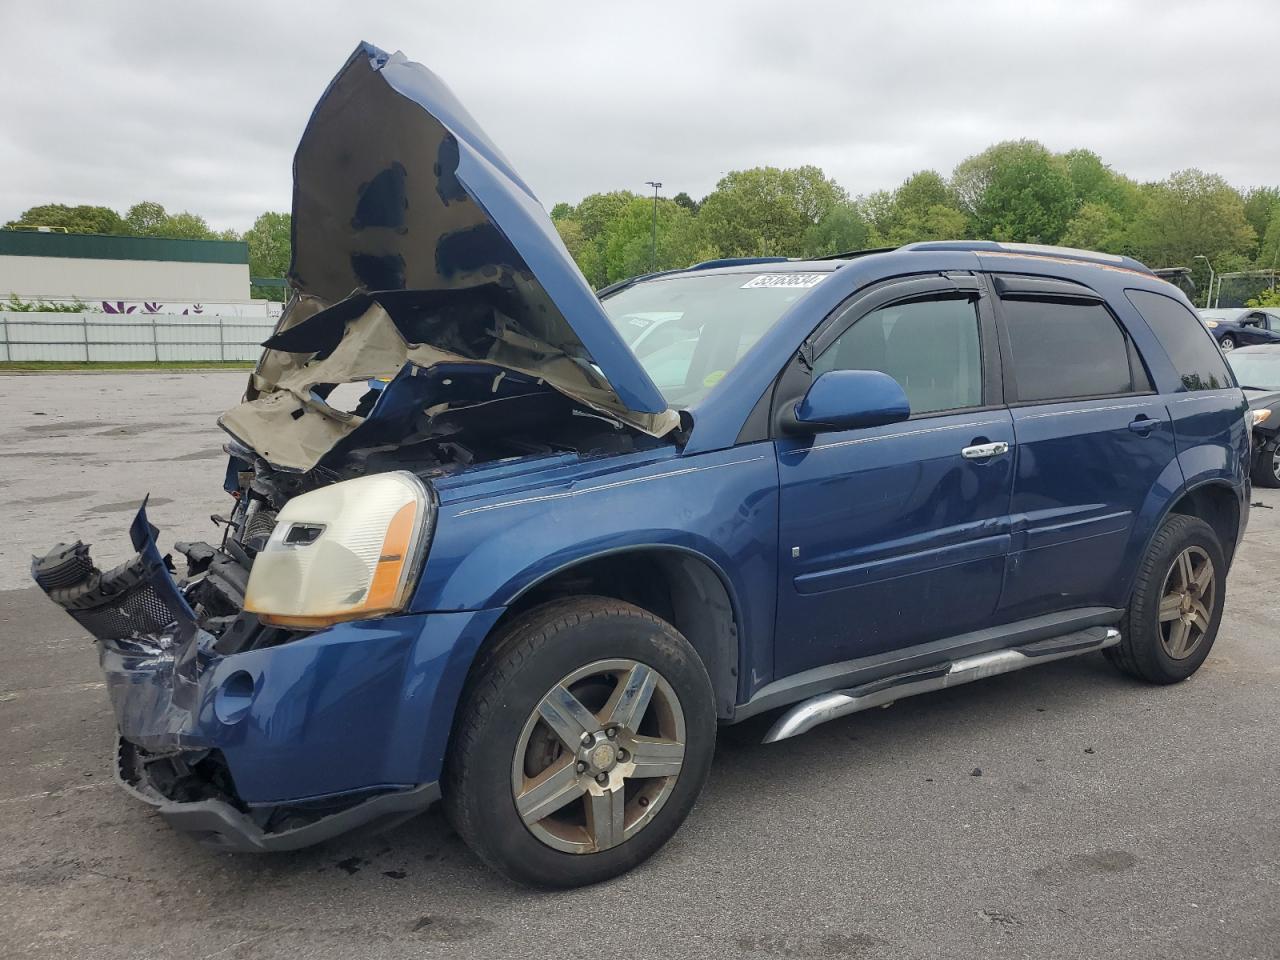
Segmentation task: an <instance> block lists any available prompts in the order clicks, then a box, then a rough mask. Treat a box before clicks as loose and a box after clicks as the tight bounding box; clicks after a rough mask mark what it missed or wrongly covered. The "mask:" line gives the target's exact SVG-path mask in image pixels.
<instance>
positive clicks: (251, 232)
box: [4, 200, 291, 300]
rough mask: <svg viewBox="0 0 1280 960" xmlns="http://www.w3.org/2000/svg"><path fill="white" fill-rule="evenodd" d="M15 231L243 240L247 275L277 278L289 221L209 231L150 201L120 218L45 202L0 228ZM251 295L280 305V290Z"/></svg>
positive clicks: (272, 219)
mask: <svg viewBox="0 0 1280 960" xmlns="http://www.w3.org/2000/svg"><path fill="white" fill-rule="evenodd" d="M15 227H59V228H61V229H63V230H66V231H67V232H68V233H102V234H108V235H112V236H121V237H163V238H166V239H170V240H243V241H244V242H245V243H246V244H247V245H248V247H249V275H250V276H252V277H264V278H269V279H278V278H281V277H283V276H284V275H285V271H287V270H288V269H289V247H290V242H291V241H290V231H289V227H290V216H289V214H287V213H274V212H271V211H268V212H266V213H262V214H259V215H258V217H257V219H256V220H254V221H253V226H251V227H250V228H249V229H248V230H246V231H244V233H239V232H237V231H236V230H214V229H213V228H211V227H210V226H209V224H208V223H207V222H206V221H205V219H204V217H202V216H199V215H198V214H194V213H189V212H187V211H185V210H184V211H182V212H181V213H169V212H168V211H166V210H165V208H164V207H163V206H162V205H161V204H158V203H155V202H154V201H151V200H144V201H142V202H140V203H135V204H134V205H133V206H131V207H130V208H129V209H128V210H127V211H126V212H125V213H123V214H120V213H117V212H116V211H115V210H113V209H111V208H110V207H103V206H94V205H89V204H81V205H78V206H68V205H67V204H64V203H45V204H40V205H39V206H35V207H31V208H29V209H27V210H24V211H23V212H22V215H21V216H19V217H18V218H17V219H16V220H10V221H9V222H8V223H6V224H5V225H4V229H6V230H11V229H14V228H15ZM250 295H251V296H253V297H258V298H262V299H267V300H283V299H284V291H283V290H281V289H279V288H275V287H256V286H255V287H252V288H251V290H250Z"/></svg>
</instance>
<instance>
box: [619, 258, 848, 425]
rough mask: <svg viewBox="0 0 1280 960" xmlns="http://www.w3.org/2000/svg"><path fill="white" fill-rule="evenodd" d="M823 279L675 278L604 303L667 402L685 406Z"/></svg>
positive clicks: (639, 287) (820, 275)
mask: <svg viewBox="0 0 1280 960" xmlns="http://www.w3.org/2000/svg"><path fill="white" fill-rule="evenodd" d="M828 276H829V274H826V273H719V274H709V275H708V274H704V275H701V276H699V275H697V274H681V275H678V276H673V277H665V278H661V279H657V280H646V281H643V282H641V283H637V284H635V285H634V286H630V287H626V288H625V289H623V290H620V291H619V292H618V293H616V294H614V295H613V296H611V297H609V298H607V299H606V300H604V301H603V303H604V309H605V312H606V313H607V314H608V315H609V319H610V320H611V321H613V325H614V327H615V328H617V331H618V333H619V334H620V335H621V336H622V339H623V340H625V341H626V342H627V346H629V347H630V348H631V351H632V352H633V353H634V354H635V355H636V356H637V357H638V358H639V360H640V365H641V366H642V367H644V370H645V373H647V374H649V379H651V380H652V381H653V382H654V384H655V385H656V386H657V388H658V389H659V390H660V391H661V392H662V395H663V397H665V398H666V401H667V403H669V404H670V405H671V406H673V407H690V406H693V405H694V404H696V403H697V402H698V401H699V400H701V399H702V398H703V397H704V396H706V394H707V393H708V392H709V391H710V390H711V388H712V387H714V386H715V385H716V384H717V383H719V382H720V378H721V377H723V376H724V375H725V374H726V373H728V372H729V370H730V369H731V368H732V367H733V365H734V364H736V363H737V362H738V360H739V359H741V357H742V355H743V354H744V353H746V352H747V350H748V349H750V347H751V346H752V344H754V343H755V342H756V341H757V340H759V339H760V337H761V336H763V335H764V332H765V331H766V330H768V329H769V328H770V327H771V326H773V323H774V321H775V320H777V319H778V317H780V316H781V315H782V314H783V313H784V312H785V311H786V309H787V308H788V307H790V306H791V304H793V303H795V302H796V301H797V300H799V299H800V298H801V297H802V296H804V295H805V294H806V293H808V292H809V290H810V288H812V287H815V286H817V285H818V284H819V283H820V282H821V281H822V280H824V279H826V278H827V277H828Z"/></svg>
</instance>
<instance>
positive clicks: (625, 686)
mask: <svg viewBox="0 0 1280 960" xmlns="http://www.w3.org/2000/svg"><path fill="white" fill-rule="evenodd" d="M656 686H657V674H655V673H654V672H653V671H652V670H651V669H649V668H648V667H646V666H645V665H644V664H643V663H637V664H636V665H635V666H634V667H632V668H631V669H630V670H628V671H627V674H626V676H624V677H623V678H622V681H621V682H620V683H619V684H618V687H617V689H616V690H615V691H614V692H613V696H612V697H611V698H610V699H609V703H608V705H607V706H606V707H605V708H604V715H605V716H606V717H608V718H609V719H608V721H607V724H606V725H608V726H617V727H622V728H623V729H624V730H637V729H639V727H640V720H641V718H643V717H644V713H645V711H646V710H648V709H649V701H650V700H652V699H653V691H654V687H656Z"/></svg>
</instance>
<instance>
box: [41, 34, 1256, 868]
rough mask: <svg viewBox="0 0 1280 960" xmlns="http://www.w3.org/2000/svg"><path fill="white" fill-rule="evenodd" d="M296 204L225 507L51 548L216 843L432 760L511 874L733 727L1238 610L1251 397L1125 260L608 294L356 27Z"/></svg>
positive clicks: (939, 264)
mask: <svg viewBox="0 0 1280 960" xmlns="http://www.w3.org/2000/svg"><path fill="white" fill-rule="evenodd" d="M293 213H294V216H293V262H292V267H291V271H290V279H291V282H292V285H293V288H294V296H293V298H292V300H291V302H290V303H289V305H288V308H287V310H286V311H285V313H284V315H283V317H282V319H281V321H280V324H279V327H278V328H277V330H276V331H275V333H274V335H273V336H272V337H271V338H270V339H269V340H268V341H267V342H266V344H265V345H264V346H265V350H264V353H263V355H262V358H261V360H260V362H259V363H258V365H257V367H256V369H255V370H254V372H253V374H252V376H251V378H250V382H249V385H248V389H247V391H246V393H245V396H244V399H243V402H242V403H240V404H239V405H238V406H236V407H235V408H234V409H232V410H230V411H228V412H227V413H225V414H224V415H223V416H222V417H221V419H220V421H219V423H220V425H221V427H222V428H223V430H225V431H226V433H227V434H228V435H229V437H230V439H229V441H228V443H227V451H228V453H229V454H230V462H229V466H228V470H227V476H226V486H227V490H228V493H229V494H230V498H231V502H232V507H231V509H230V510H229V512H228V515H227V517H226V518H225V520H224V521H223V523H224V526H223V530H222V535H221V537H220V539H219V540H218V542H217V543H216V544H212V543H179V544H178V545H177V548H176V552H177V554H179V555H181V557H182V558H183V559H182V561H181V562H180V563H175V562H173V561H172V560H171V559H170V558H169V556H167V555H164V554H162V552H161V550H160V549H159V548H158V546H157V531H156V530H155V529H154V528H153V527H152V526H151V525H150V523H149V522H148V520H147V517H146V512H145V506H144V508H143V509H142V510H140V511H139V513H138V516H137V519H136V520H135V522H134V524H133V528H132V538H133V543H134V547H135V549H136V556H135V557H134V558H133V559H132V560H130V561H129V562H127V563H125V564H123V565H122V566H119V567H116V568H114V569H110V570H100V569H98V568H97V566H96V565H95V564H94V562H93V560H92V559H91V557H90V555H89V550H88V547H86V546H85V545H84V544H83V543H79V542H77V543H73V544H70V545H67V544H62V545H59V546H58V547H56V548H54V549H53V550H52V551H50V552H49V553H48V554H47V555H46V556H44V557H40V558H37V559H36V560H35V561H34V563H33V574H34V577H35V579H36V581H37V582H38V583H39V584H40V585H41V586H42V587H43V588H44V589H45V591H46V592H47V593H48V595H49V596H50V598H51V599H52V600H53V601H54V602H55V603H57V604H59V605H60V606H61V607H63V608H64V609H66V610H67V611H68V612H69V613H70V614H71V615H72V616H73V617H75V618H76V619H77V620H78V621H79V622H80V623H81V624H82V625H83V626H84V628H85V629H86V630H87V631H89V632H90V633H92V634H93V636H94V637H95V638H97V645H98V649H99V651H100V658H101V663H102V668H103V671H104V673H105V675H106V680H107V688H108V692H109V694H110V698H111V702H112V704H113V707H114V712H115V720H116V724H117V726H118V729H119V734H120V737H119V746H118V755H117V758H116V764H117V769H118V775H119V778H120V781H121V783H122V784H123V786H124V787H125V788H126V789H127V790H129V791H130V792H132V793H133V794H134V795H136V796H137V797H139V798H140V799H142V800H144V801H146V802H147V803H150V804H152V805H154V806H155V807H156V808H157V809H158V810H159V812H160V814H161V815H162V816H163V817H164V818H165V819H166V820H168V821H169V822H170V823H171V824H172V825H173V826H174V827H176V828H177V829H179V830H183V831H187V832H189V833H191V834H192V835H194V836H196V837H198V838H199V839H200V840H202V841H204V842H206V843H209V844H211V845H214V846H217V847H220V848H222V849H230V850H245V851H256V850H262V851H265V850H289V849H294V848H297V847H301V846H304V845H307V844H311V843H315V842H317V841H320V840H323V839H325V838H328V837H332V836H334V835H336V834H338V833H341V832H343V831H346V830H350V829H352V828H355V827H358V826H368V825H372V824H378V825H387V824H391V823H395V822H398V821H400V820H403V819H406V818H408V817H410V816H412V815H413V814H415V813H417V812H418V811H420V810H422V809H424V808H425V807H427V806H428V805H429V804H431V803H432V802H434V801H436V800H437V799H442V800H443V803H444V804H445V808H446V811H447V813H448V816H449V818H450V820H451V821H452V823H453V824H454V825H455V827H456V828H457V830H458V832H459V833H460V834H461V836H462V837H463V838H464V840H465V841H466V842H467V843H468V844H469V845H470V846H471V848H472V849H473V850H474V851H475V852H476V853H477V854H478V855H479V856H480V857H481V858H482V859H483V860H484V861H486V862H487V863H489V864H491V865H492V866H493V867H495V868H496V869H498V870H500V871H501V872H502V873H504V874H506V875H507V876H509V877H512V878H515V879H517V880H520V881H524V882H527V883H533V884H539V885H549V886H573V885H578V884H585V883H591V882H595V881H599V880H602V879H605V878H607V877H611V876H614V875H616V874H618V873H621V872H622V871H625V870H627V869H629V868H631V867H633V866H635V865H637V864H639V863H640V862H642V861H643V860H644V859H645V858H646V857H648V856H650V855H651V854H652V853H654V852H655V851H656V850H657V849H658V848H659V847H661V846H662V845H663V844H664V843H665V842H666V841H667V840H668V839H669V838H670V837H671V835H672V834H673V833H674V832H675V830H676V829H677V828H678V827H679V825H680V824H681V822H682V821H683V820H684V819H685V817H686V816H687V815H688V814H689V812H690V810H691V808H692V807H693V805H694V802H695V800H696V799H697V796H698V793H699V791H700V790H701V789H702V787H703V784H704V782H705V781H706V778H707V774H708V770H709V768H710V765H711V760H712V754H713V748H714V744H715V739H716V731H717V727H718V725H722V724H732V723H736V722H739V721H742V720H745V719H747V718H751V717H756V716H761V715H765V714H768V718H767V719H768V720H771V722H772V725H771V726H770V727H769V728H768V732H767V734H766V735H765V739H766V740H768V741H778V740H783V739H785V738H788V737H792V736H796V735H797V734H800V733H803V732H804V731H806V730H809V729H810V728H812V727H813V726H815V725H816V724H819V723H822V722H823V721H826V720H830V719H832V718H834V717H839V716H843V715H846V714H849V713H852V712H854V711H858V710H862V709H866V708H868V707H872V706H879V705H884V704H887V703H890V702H892V701H894V700H897V699H900V698H902V697H906V696H910V695H913V694H916V693H921V692H925V691H929V690H936V689H939V688H942V687H947V686H952V685H955V684H960V683H965V682H968V681H971V680H976V679H979V678H982V677H986V676H990V675H993V674H998V673H1003V672H1007V671H1012V670H1018V669H1020V668H1023V667H1027V666H1032V665H1035V664H1040V663H1048V662H1050V661H1053V660H1057V659H1060V658H1063V657H1072V656H1078V655H1081V654H1086V653H1089V652H1091V651H1102V652H1104V653H1105V654H1106V655H1107V656H1108V657H1109V658H1110V659H1111V661H1112V662H1113V663H1115V664H1116V665H1117V666H1118V667H1119V668H1120V669H1122V670H1124V671H1125V672H1127V673H1129V674H1132V675H1134V676H1135V677H1139V678H1142V679H1144V680H1147V681H1151V682H1154V683H1173V682H1176V681H1180V680H1183V679H1185V678H1187V677H1189V676H1190V675H1191V674H1193V673H1194V672H1195V671H1196V669H1197V668H1198V667H1199V666H1200V664H1201V663H1202V662H1203V661H1204V659H1205V657H1206V655H1207V654H1208V653H1209V650H1210V647H1211V646H1212V645H1213V642H1214V637H1215V634H1216V632H1217V630H1218V624H1219V622H1220V619H1221V615H1222V609H1223V602H1224V599H1225V595H1226V594H1225V591H1226V577H1227V572H1228V569H1229V567H1230V564H1231V558H1232V555H1233V553H1234V552H1235V549H1236V546H1237V544H1238V542H1239V540H1240V537H1241V535H1242V533H1243V531H1244V528H1245V521H1246V519H1247V511H1248V503H1249V501H1248V492H1249V486H1248V484H1249V481H1248V476H1249V463H1250V449H1249V444H1250V438H1249V435H1250V431H1249V429H1248V425H1247V423H1246V419H1247V415H1248V413H1247V404H1246V402H1245V398H1244V395H1243V394H1242V392H1241V390H1240V389H1239V388H1238V387H1237V385H1236V383H1235V381H1234V380H1233V378H1232V376H1231V373H1230V372H1229V370H1228V369H1227V367H1226V365H1225V364H1224V362H1223V359H1222V356H1221V354H1220V353H1219V351H1218V349H1217V347H1216V346H1215V344H1214V342H1213V339H1212V337H1211V336H1210V334H1209V333H1208V332H1207V331H1206V330H1205V328H1204V327H1203V325H1202V324H1201V323H1200V321H1199V319H1198V318H1197V317H1196V315H1195V313H1194V312H1193V311H1192V310H1191V308H1190V306H1189V304H1188V303H1187V301H1186V299H1185V297H1184V296H1183V295H1182V294H1181V293H1179V292H1178V291H1177V290H1176V289H1175V288H1173V287H1171V286H1170V285H1168V284H1167V283H1165V282H1163V281H1161V280H1159V279H1158V278H1156V277H1155V276H1154V275H1153V274H1152V273H1151V271H1149V270H1148V269H1147V268H1146V267H1144V266H1142V265H1141V264H1139V263H1137V262H1135V261H1133V260H1129V259H1126V258H1122V257H1115V256H1108V255H1105V254H1096V253H1086V252H1081V251H1074V250H1065V249H1058V248H1038V247H1018V246H1015V245H1009V244H999V243H991V242H950V243H924V244H915V245H913V246H910V247H906V248H903V249H900V250H894V251H887V252H872V253H868V254H866V255H860V256H855V255H850V256H848V257H843V258H834V259H829V260H821V261H811V262H795V261H787V260H738V261H717V262H712V263H705V264H699V265H697V266H694V267H690V268H689V269H687V270H680V271H675V272H671V273H664V274H657V275H653V276H648V277H641V278H639V279H637V280H634V281H629V282H627V283H623V284H620V285H617V286H615V287H614V288H611V289H609V290H607V291H603V292H602V296H600V297H597V295H596V294H595V293H593V291H592V290H591V288H590V287H589V286H588V285H587V283H586V282H585V281H584V279H583V277H582V275H581V274H580V273H579V271H578V270H577V268H576V267H575V266H574V263H573V261H572V259H571V258H570V257H569V255H568V253H567V252H566V251H565V248H564V246H563V244H562V243H561V242H560V239H559V237H558V236H557V234H556V231H555V228H554V227H553V225H552V223H551V221H550V220H549V219H548V217H547V216H546V214H545V213H544V211H543V208H542V207H541V206H540V205H539V204H538V202H537V201H536V199H535V198H534V196H533V195H532V193H531V192H530V190H529V188H528V187H527V186H526V185H525V184H524V183H523V181H521V179H520V177H519V176H518V175H517V174H516V173H515V171H514V170H512V168H511V166H510V164H509V163H508V162H507V161H506V160H505V159H504V158H503V156H502V154H501V153H500V152H499V151H498V149H497V148H496V147H495V146H494V145H493V143H492V142H490V140H489V139H488V138H487V137H486V136H485V135H484V133H482V132H481V130H480V128H479V127H478V126H477V124H476V123H475V121H474V120H473V119H472V118H471V117H470V116H469V115H468V114H467V112H466V111H465V110H464V109H463V108H462V106H461V105H460V104H459V103H458V102H457V101H456V100H455V99H454V97H453V96H452V95H451V94H450V92H449V91H448V89H447V88H446V87H445V86H444V85H443V84H442V83H441V82H440V80H439V79H437V78H436V77H435V76H434V75H433V74H432V73H430V72H429V71H428V70H426V69H425V68H423V67H422V66H420V65H418V64H415V63H411V62H409V61H407V60H406V59H405V58H404V57H403V56H402V55H400V54H396V55H394V56H391V55H388V54H386V53H383V52H382V51H379V50H377V49H375V48H372V47H368V46H361V47H360V48H358V49H357V50H356V52H355V54H354V55H353V56H352V57H351V59H350V60H349V61H348V62H347V63H346V65H345V66H344V67H343V68H342V70H341V72H340V73H339V74H338V75H337V77H336V78H335V79H334V80H333V82H332V83H331V85H330V86H329V88H328V90H327V91H326V92H325V94H324V96H323V97H322V98H321V100H320V102H319V104H318V105H317V106H316V108H315V111H314V113H313V114H312V117H311V119H310V122H309V124H308V125H307V128H306V132H305V133H304V135H303V137H302V141H301V143H300V145H299V147H298V150H297V155H296V159H295V188H294V208H293ZM632 345H633V346H634V349H633V348H632ZM371 381H383V383H382V388H381V389H376V390H369V389H368V386H367V385H368V384H369V383H370V382H371Z"/></svg>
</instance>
